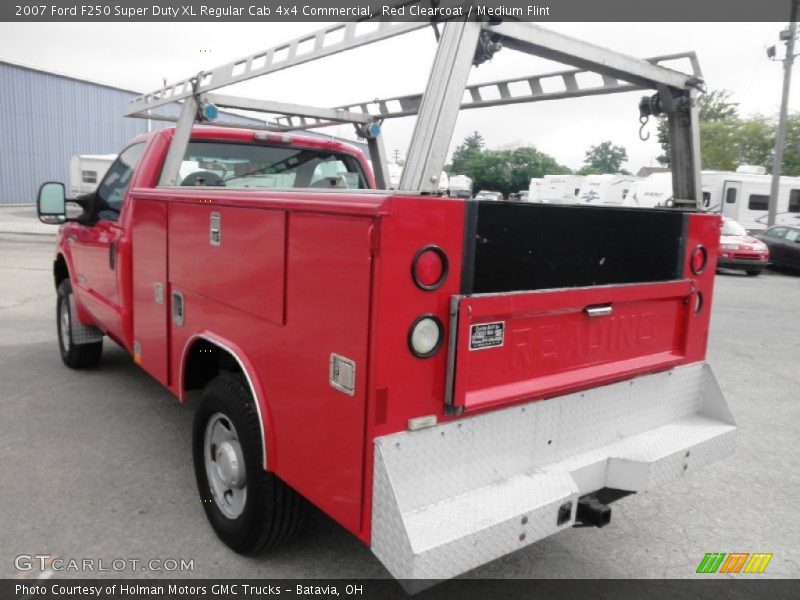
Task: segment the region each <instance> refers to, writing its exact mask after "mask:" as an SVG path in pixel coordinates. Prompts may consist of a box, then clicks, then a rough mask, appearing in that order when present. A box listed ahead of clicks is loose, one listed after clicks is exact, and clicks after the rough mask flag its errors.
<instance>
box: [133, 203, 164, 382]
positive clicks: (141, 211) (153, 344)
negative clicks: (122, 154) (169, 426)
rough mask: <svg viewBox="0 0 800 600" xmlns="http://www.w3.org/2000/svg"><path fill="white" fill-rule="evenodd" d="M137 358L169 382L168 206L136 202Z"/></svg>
mask: <svg viewBox="0 0 800 600" xmlns="http://www.w3.org/2000/svg"><path fill="white" fill-rule="evenodd" d="M132 222H133V229H132V246H133V253H132V256H133V360H134V361H135V362H136V363H137V364H138V365H139V366H140V367H142V368H143V369H144V370H145V371H147V372H148V373H150V375H152V376H153V377H155V378H156V379H157V380H158V381H159V382H161V383H162V384H163V385H169V375H168V368H167V366H168V358H169V355H168V348H169V344H168V341H169V340H168V332H167V307H168V302H167V205H166V203H165V202H159V201H155V200H140V199H135V200H134V202H133V219H132Z"/></svg>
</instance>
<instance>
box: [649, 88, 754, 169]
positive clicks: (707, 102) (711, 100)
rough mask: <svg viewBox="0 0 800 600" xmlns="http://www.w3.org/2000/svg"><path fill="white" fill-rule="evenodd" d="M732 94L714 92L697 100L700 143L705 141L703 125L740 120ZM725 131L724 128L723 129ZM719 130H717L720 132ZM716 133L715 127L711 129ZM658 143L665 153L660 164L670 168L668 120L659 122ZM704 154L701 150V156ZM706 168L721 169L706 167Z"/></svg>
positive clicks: (660, 158) (659, 158)
mask: <svg viewBox="0 0 800 600" xmlns="http://www.w3.org/2000/svg"><path fill="white" fill-rule="evenodd" d="M730 100H731V92H729V91H728V90H713V91H711V92H708V93H707V94H703V95H701V96H699V97H698V99H697V119H698V121H699V122H700V141H701V143H702V140H703V129H704V128H703V124H704V123H718V122H724V121H735V120H738V119H739V109H738V106H739V105H738V104H737V103H735V102H731V101H730ZM723 129H724V128H723ZM718 130H719V128H718V129H717V132H718ZM710 131H714V127H711V128H710ZM658 143H659V144H661V149H662V151H663V153H662V154H661V156H659V157H658V162H660V163H661V164H662V165H664V166H666V167H668V166H669V165H670V160H671V159H670V140H669V127H668V125H667V118H666V117H662V118H660V119H659V120H658ZM702 154H703V152H702V148H701V155H702ZM704 168H709V169H712V168H719V167H705V166H704Z"/></svg>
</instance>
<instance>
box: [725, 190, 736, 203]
mask: <svg viewBox="0 0 800 600" xmlns="http://www.w3.org/2000/svg"><path fill="white" fill-rule="evenodd" d="M734 202H736V188H728V190H727V191H726V192H725V204H733V203H734Z"/></svg>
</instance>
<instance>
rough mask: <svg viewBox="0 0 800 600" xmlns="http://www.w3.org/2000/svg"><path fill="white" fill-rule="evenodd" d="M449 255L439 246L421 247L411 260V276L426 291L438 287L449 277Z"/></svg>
mask: <svg viewBox="0 0 800 600" xmlns="http://www.w3.org/2000/svg"><path fill="white" fill-rule="evenodd" d="M448 268H449V266H448V263H447V255H446V254H445V253H444V250H442V249H441V248H439V247H438V246H424V247H423V248H420V249H419V250H418V251H417V253H416V254H415V255H414V260H413V261H411V278H412V279H413V280H414V283H416V284H417V287H419V288H420V289H423V290H425V291H431V290H435V289H438V288H439V287H441V285H442V284H443V283H444V280H445V279H447V271H448Z"/></svg>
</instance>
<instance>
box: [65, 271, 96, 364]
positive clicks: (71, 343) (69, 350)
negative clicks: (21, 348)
mask: <svg viewBox="0 0 800 600" xmlns="http://www.w3.org/2000/svg"><path fill="white" fill-rule="evenodd" d="M57 293H58V296H57V300H56V327H57V329H58V349H59V350H60V352H61V360H63V361H64V364H65V365H67V366H68V367H69V368H70V369H85V368H87V367H93V366H95V365H96V364H97V363H98V362H99V361H100V356H101V355H102V354H103V340H100V341H99V342H91V343H89V344H76V343H75V336H74V335H73V320H74V318H75V314H74V311H73V310H72V304H73V303H74V302H75V299H74V298H72V284H71V283H70V281H69V279H65V280H64V281H62V282H61V284H60V285H59V286H58V292H57Z"/></svg>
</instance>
